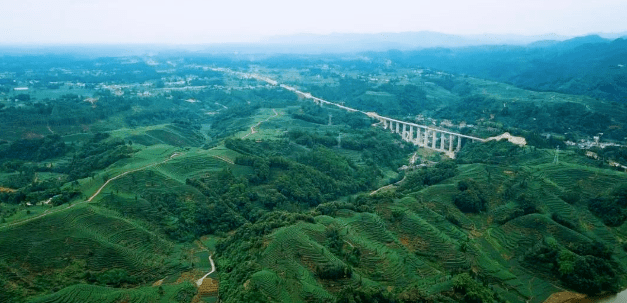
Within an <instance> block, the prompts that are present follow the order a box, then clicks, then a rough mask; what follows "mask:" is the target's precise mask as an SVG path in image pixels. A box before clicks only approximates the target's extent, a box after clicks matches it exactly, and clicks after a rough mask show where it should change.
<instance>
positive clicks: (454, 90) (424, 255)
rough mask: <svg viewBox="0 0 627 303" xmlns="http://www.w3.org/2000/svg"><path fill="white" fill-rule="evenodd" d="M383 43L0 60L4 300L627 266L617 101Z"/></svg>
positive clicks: (231, 293) (625, 282)
mask: <svg viewBox="0 0 627 303" xmlns="http://www.w3.org/2000/svg"><path fill="white" fill-rule="evenodd" d="M384 55H385V54H384V53H377V54H369V56H370V57H367V56H366V58H364V57H365V55H359V56H357V55H355V56H349V55H346V56H334V55H320V56H314V55H312V56H310V57H306V58H304V57H294V58H292V57H289V56H284V57H281V58H276V57H272V56H270V57H265V58H262V59H258V60H254V61H247V60H244V59H241V58H239V57H229V56H224V57H220V56H192V55H184V54H182V55H177V56H174V55H155V56H144V57H141V56H138V57H105V58H98V59H85V58H81V59H80V60H79V59H77V58H72V57H68V58H65V57H63V58H55V57H50V58H47V59H45V60H48V61H47V64H46V65H42V67H40V68H39V67H37V65H34V64H31V65H27V66H29V68H30V70H29V72H28V73H21V72H20V71H19V69H21V68H22V67H20V68H19V69H18V70H16V68H15V67H14V66H13V65H11V64H7V63H6V62H8V60H6V59H4V60H0V75H3V77H7V79H9V78H10V81H8V82H7V81H2V82H0V86H1V88H2V89H1V90H0V218H1V219H0V220H1V222H0V288H2V289H3V292H2V293H0V302H68V303H69V302H218V301H220V302H369V301H373V300H377V301H378V302H544V301H545V300H546V299H547V298H549V297H550V296H551V295H552V294H554V293H558V292H562V291H566V290H568V291H573V292H576V293H580V294H585V295H586V296H589V297H592V298H594V297H595V296H602V295H608V294H612V293H616V292H619V291H620V290H622V289H624V288H625V287H627V244H625V243H626V241H627V233H626V232H627V230H625V224H624V222H625V220H626V219H627V200H626V199H627V194H626V193H627V186H626V184H627V173H626V172H625V169H624V167H625V166H627V147H625V137H627V133H626V129H627V125H625V123H627V122H626V121H627V107H626V106H625V104H615V103H611V102H609V101H605V100H598V99H594V98H592V97H589V96H583V95H570V94H566V93H556V92H540V91H533V90H525V89H521V88H518V87H514V86H513V85H511V84H505V83H500V82H494V81H492V80H485V79H480V78H474V77H472V76H468V75H459V74H454V73H449V72H443V71H439V70H435V69H431V68H429V67H422V66H414V67H408V66H406V64H407V63H406V62H405V61H403V64H401V63H394V62H395V61H393V60H392V61H391V60H390V58H392V57H390V58H388V57H385V58H384V59H382V58H381V57H383V56H384ZM15 60H18V59H15ZM19 60H22V61H25V62H29V60H34V59H32V58H31V59H28V57H22V58H19ZM42 60H44V59H42ZM397 62H400V61H397ZM394 64H397V65H394ZM50 66H54V67H50ZM59 70H63V71H64V72H63V73H58V71H59ZM24 87H26V88H27V89H23V88H24ZM15 88H20V89H17V90H16V89H15ZM419 130H420V131H422V134H423V136H422V137H421V136H420V131H419ZM427 131H429V135H426V132H427ZM504 133H509V134H510V135H504V136H503V134H504ZM499 136H501V137H503V138H504V139H501V140H496V139H495V140H487V139H488V138H493V137H499ZM457 138H460V140H459V141H458V139H457ZM461 138H464V141H463V143H461ZM473 138H475V139H476V140H474V139H473ZM512 138H513V139H512ZM508 139H509V140H510V141H514V143H516V144H514V143H512V142H510V141H508ZM473 141H474V142H473ZM523 141H524V143H525V144H522V143H521V142H523ZM458 142H459V143H458ZM589 142H596V143H595V144H588V143H589ZM556 147H559V154H557V155H556V152H557V151H556ZM590 153H594V155H596V156H595V157H591V156H590ZM556 159H558V160H556ZM612 163H616V164H617V165H614V164H612ZM401 168H402V169H401Z"/></svg>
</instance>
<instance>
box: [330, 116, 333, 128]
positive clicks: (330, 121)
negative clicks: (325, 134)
mask: <svg viewBox="0 0 627 303" xmlns="http://www.w3.org/2000/svg"><path fill="white" fill-rule="evenodd" d="M331 118H333V115H331V114H329V125H333V123H331Z"/></svg>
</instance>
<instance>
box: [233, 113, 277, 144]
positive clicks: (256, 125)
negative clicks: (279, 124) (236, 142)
mask: <svg viewBox="0 0 627 303" xmlns="http://www.w3.org/2000/svg"><path fill="white" fill-rule="evenodd" d="M272 111H273V112H274V116H270V117H268V119H266V120H263V121H259V123H257V124H255V125H254V126H251V127H250V133H248V134H246V136H243V137H242V139H246V137H248V136H250V135H252V134H255V133H257V131H256V130H255V128H256V127H259V125H261V123H264V122H268V120H270V119H272V118H276V117H278V116H279V113H277V111H276V109H274V108H273V109H272Z"/></svg>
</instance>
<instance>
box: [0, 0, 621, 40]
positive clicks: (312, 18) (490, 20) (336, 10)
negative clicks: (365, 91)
mask: <svg viewBox="0 0 627 303" xmlns="http://www.w3.org/2000/svg"><path fill="white" fill-rule="evenodd" d="M620 12H627V2H625V1H622V0H603V1H596V2H594V3H593V2H590V1H584V0H572V1H569V0H558V1H552V2H550V3H546V2H544V1H539V0H532V1H526V2H518V1H495V0H482V1H474V2H473V3H468V2H466V1H440V2H438V3H412V4H407V3H405V1H399V0H392V1H388V2H387V3H386V4H385V5H382V4H381V3H380V2H375V1H359V2H357V1H342V2H337V1H331V0H321V1H318V2H316V3H294V2H292V1H285V0H269V1H265V2H263V3H260V2H249V1H230V2H226V1H223V2H213V3H206V2H205V1H196V0H182V1H179V2H178V3H176V4H172V3H171V2H167V1H146V0H137V1H123V0H106V1H105V0H87V1H76V0H61V1H55V2H54V3H51V2H50V1H44V0H26V1H11V2H8V3H4V4H3V9H2V11H0V27H2V28H4V29H7V30H4V31H2V32H0V44H4V45H7V44H125V43H132V44H135V43H137V44H141V43H155V44H205V43H238V42H261V41H265V40H267V39H270V38H271V37H274V36H286V35H294V34H304V33H306V34H314V35H327V34H331V33H370V34H373V33H400V32H419V31H431V32H439V33H446V34H453V35H482V34H494V35H502V34H512V35H524V36H536V35H547V34H550V35H554V36H562V37H574V36H582V35H587V34H590V33H624V32H625V31H627V19H625V18H624V16H623V15H622V14H621V13H620ZM550 35H549V36H550Z"/></svg>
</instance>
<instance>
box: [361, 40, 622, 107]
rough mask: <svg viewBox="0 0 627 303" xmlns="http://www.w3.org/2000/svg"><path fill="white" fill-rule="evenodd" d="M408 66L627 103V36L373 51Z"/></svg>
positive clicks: (533, 88)
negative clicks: (609, 38) (405, 50)
mask: <svg viewBox="0 0 627 303" xmlns="http://www.w3.org/2000/svg"><path fill="white" fill-rule="evenodd" d="M370 55H373V56H383V57H386V58H388V59H391V60H392V61H393V62H394V63H397V64H400V65H403V66H421V67H430V68H435V69H441V70H444V71H447V72H451V73H457V74H468V75H471V76H475V77H481V78H486V79H491V80H496V81H499V82H508V83H511V84H513V85H516V86H519V87H522V88H527V89H532V90H541V91H558V92H563V93H569V94H579V95H587V96H591V97H594V98H599V99H605V100H609V101H619V102H627V40H625V39H624V38H621V39H616V40H613V41H612V40H607V39H603V38H601V37H599V36H586V37H578V38H573V39H570V40H566V41H563V42H556V41H540V42H536V43H532V44H529V45H527V46H511V45H501V46H473V47H465V48H430V49H423V50H416V51H407V52H400V51H389V52H386V53H379V54H370Z"/></svg>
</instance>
